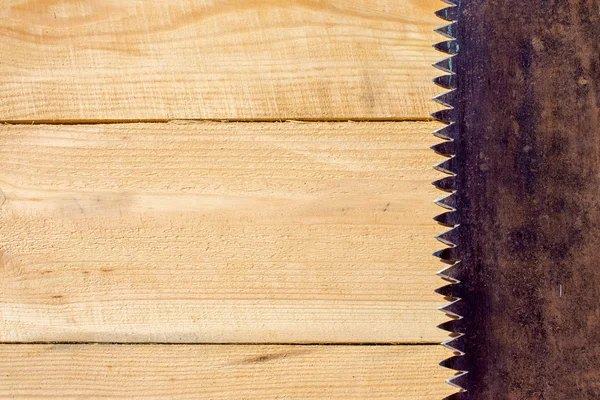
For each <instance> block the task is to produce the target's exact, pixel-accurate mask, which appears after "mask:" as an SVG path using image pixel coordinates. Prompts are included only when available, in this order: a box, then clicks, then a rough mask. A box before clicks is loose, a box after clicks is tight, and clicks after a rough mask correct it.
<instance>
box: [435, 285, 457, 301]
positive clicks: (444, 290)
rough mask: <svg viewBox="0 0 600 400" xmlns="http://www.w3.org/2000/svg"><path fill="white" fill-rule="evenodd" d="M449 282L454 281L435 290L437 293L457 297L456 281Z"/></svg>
mask: <svg viewBox="0 0 600 400" xmlns="http://www.w3.org/2000/svg"><path fill="white" fill-rule="evenodd" d="M449 282H452V283H451V284H450V285H446V286H442V287H441V288H438V289H436V290H435V292H436V293H437V294H441V295H442V296H444V297H453V298H456V293H454V292H455V290H454V286H456V285H455V283H456V282H454V281H449Z"/></svg>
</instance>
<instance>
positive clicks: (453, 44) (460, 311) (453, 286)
mask: <svg viewBox="0 0 600 400" xmlns="http://www.w3.org/2000/svg"><path fill="white" fill-rule="evenodd" d="M444 1H445V2H446V3H448V4H450V7H446V8H444V9H442V10H439V11H438V12H436V15H437V16H438V17H440V18H442V19H445V20H447V21H451V23H450V24H448V25H446V26H442V27H440V28H438V29H436V30H435V31H436V32H437V33H439V34H440V35H442V36H445V37H446V38H448V39H449V40H445V41H442V42H440V43H437V44H435V45H434V47H435V48H436V49H437V50H438V51H440V52H442V53H446V54H450V57H447V58H445V59H442V60H440V61H438V62H436V63H435V64H433V66H434V67H435V68H437V69H439V70H441V71H443V72H446V73H447V74H446V75H441V76H439V77H437V78H435V79H434V80H433V82H434V83H435V84H436V85H438V86H441V87H443V88H445V89H449V90H450V91H449V92H446V93H443V94H440V95H438V96H436V97H435V98H434V99H433V100H434V101H436V102H437V103H439V104H441V105H442V106H444V107H448V108H445V109H442V110H439V111H436V112H434V113H433V114H431V116H432V117H433V118H435V119H436V120H438V121H440V122H443V123H444V124H446V126H444V127H442V128H440V129H438V130H436V131H435V132H434V135H435V136H437V137H439V138H440V139H445V140H446V141H444V142H442V143H439V144H437V145H435V146H432V150H434V151H435V152H437V153H439V154H442V155H444V156H447V157H449V158H448V159H446V160H443V161H441V162H439V163H438V164H436V165H435V166H434V168H435V169H436V170H437V171H440V172H443V173H446V174H449V175H450V176H447V177H445V178H443V179H440V180H438V181H435V182H433V185H434V186H435V187H437V188H438V189H440V190H443V191H446V192H450V193H451V194H450V195H448V196H445V197H442V198H440V199H438V200H436V202H435V203H436V204H437V205H439V206H440V207H443V208H446V209H449V210H450V211H449V212H445V213H441V214H440V215H438V216H437V217H435V218H434V219H435V221H437V222H438V223H439V224H441V225H444V226H447V227H449V228H450V229H448V230H447V231H445V232H442V233H440V234H439V235H437V236H436V239H438V240H439V241H440V242H442V243H443V244H445V245H446V246H448V247H447V248H445V249H441V250H439V251H437V252H435V253H434V255H435V256H437V257H439V258H440V259H441V261H443V262H444V263H446V264H448V266H447V267H446V268H444V269H442V270H441V271H439V272H438V275H439V276H440V277H442V278H443V279H445V280H446V281H448V282H449V283H450V284H448V285H446V286H442V287H441V288H439V289H438V290H436V293H438V294H440V295H442V296H444V297H445V298H446V299H448V300H451V301H450V303H448V304H446V305H444V306H443V307H440V311H442V312H444V313H446V315H448V316H449V317H452V319H451V320H450V321H447V322H445V323H444V324H441V325H440V326H439V328H440V329H443V330H446V331H449V332H453V333H454V336H453V337H451V338H450V339H448V340H446V341H445V342H443V343H442V345H443V346H444V347H446V348H448V349H450V350H451V351H453V352H455V353H456V354H455V356H454V357H450V358H448V359H447V360H444V361H442V362H441V363H440V365H442V366H444V367H447V368H450V369H454V370H457V371H458V372H457V374H456V375H455V376H454V377H452V378H450V379H448V380H447V381H446V382H448V384H450V385H452V386H454V387H456V388H458V389H461V392H458V393H456V394H453V395H451V396H450V397H448V398H447V400H458V399H461V398H462V397H463V394H464V388H465V382H464V380H465V378H464V377H465V376H466V374H467V373H466V372H465V369H466V368H465V364H466V359H467V358H466V357H463V355H464V354H465V347H466V346H465V340H466V339H465V337H464V332H463V330H464V329H463V327H464V323H463V322H462V321H463V317H462V316H463V315H464V314H465V311H466V310H465V307H466V304H465V302H464V301H462V297H463V294H462V293H461V289H462V285H461V284H460V283H461V282H460V265H461V262H460V259H459V255H458V244H459V241H460V232H459V228H460V219H459V213H458V212H457V210H456V201H457V199H456V196H455V195H454V193H455V192H456V190H457V186H456V185H457V181H458V177H457V174H459V173H460V171H459V165H458V159H457V157H456V153H457V142H459V134H460V132H459V125H458V124H457V120H458V117H459V114H458V110H457V105H458V98H457V91H456V89H457V86H458V77H457V75H456V72H457V61H458V58H457V57H458V56H457V54H458V53H459V51H460V46H459V40H458V39H457V36H458V22H457V20H458V17H459V11H460V8H459V2H460V0H444Z"/></svg>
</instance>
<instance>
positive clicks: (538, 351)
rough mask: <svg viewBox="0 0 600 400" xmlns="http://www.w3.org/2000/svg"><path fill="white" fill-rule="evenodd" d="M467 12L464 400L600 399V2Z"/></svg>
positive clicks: (466, 5)
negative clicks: (465, 373) (465, 371)
mask: <svg viewBox="0 0 600 400" xmlns="http://www.w3.org/2000/svg"><path fill="white" fill-rule="evenodd" d="M459 8H460V13H459V18H458V19H459V22H458V26H457V32H458V33H457V34H456V35H457V37H458V45H459V47H460V52H459V55H458V56H457V57H456V59H455V60H454V64H455V65H454V66H453V68H454V70H455V71H456V72H457V77H456V86H457V92H456V96H455V97H456V100H455V103H454V104H455V106H456V109H455V110H454V111H453V112H454V113H455V114H454V115H451V116H448V115H445V116H444V115H442V118H444V119H446V120H447V119H452V118H455V119H456V121H457V123H456V129H455V131H456V132H457V136H456V141H455V143H454V144H453V151H454V152H456V158H455V165H456V167H455V172H457V174H458V175H457V177H456V178H455V183H454V187H453V188H454V189H456V190H457V194H456V195H455V196H456V198H455V199H454V201H455V203H456V206H457V208H458V216H457V217H456V218H455V219H456V220H457V221H458V222H460V226H459V227H458V228H457V229H456V231H455V232H454V233H453V234H451V235H453V236H452V237H451V239H452V240H451V241H455V242H456V243H457V244H458V247H457V249H456V253H457V254H458V257H457V258H459V259H460V260H462V261H461V262H460V263H459V264H458V265H457V266H455V267H454V271H453V272H452V276H454V277H456V278H457V279H459V280H460V281H461V283H460V284H458V285H453V287H452V288H451V289H449V290H450V292H451V294H453V295H454V296H458V297H462V298H463V301H462V302H461V303H462V305H461V306H460V307H458V306H456V307H457V308H456V309H457V310H459V311H460V314H461V315H463V316H464V319H463V320H462V321H459V322H455V323H453V324H451V325H450V327H452V328H454V329H456V330H458V331H460V332H463V333H465V336H464V338H463V339H461V341H462V342H463V343H462V344H461V346H462V347H463V348H464V350H465V351H466V353H467V354H466V355H465V356H464V357H462V358H461V359H460V360H453V361H451V362H450V363H449V365H450V366H454V367H455V368H457V369H466V370H468V371H469V373H468V374H467V375H466V376H465V377H464V378H463V379H462V380H460V383H461V384H462V385H464V386H465V387H466V389H467V390H468V391H467V392H466V393H464V394H461V395H459V396H456V398H461V399H473V400H488V399H489V400H501V399H510V400H513V399H514V400H517V399H519V400H521V399H544V400H577V399H600V259H599V257H598V252H599V250H600V1H599V0H530V1H527V0H464V1H462V4H460V5H459ZM442 256H445V257H449V255H448V254H446V255H442Z"/></svg>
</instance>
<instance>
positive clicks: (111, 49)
mask: <svg viewBox="0 0 600 400" xmlns="http://www.w3.org/2000/svg"><path fill="white" fill-rule="evenodd" d="M441 5H442V3H441V2H440V1H439V0H401V1H398V0H327V1H318V0H252V1H250V0H238V1H235V0H168V1H166V0H68V1H55V0H4V1H2V7H0V54H2V59H1V60H0V77H1V78H0V92H1V93H2V101H1V102H0V121H7V120H11V121H12V120H24V121H30V120H35V121H40V120H61V121H89V120H95V121H97V120H104V121H107V120H142V119H143V120H165V119H229V120H232V119H250V120H256V119H269V120H281V119H284V120H285V119H320V120H329V119H414V118H428V117H429V113H430V112H431V111H433V110H434V108H435V106H434V103H433V102H431V101H430V100H429V99H430V98H431V97H432V96H433V95H435V94H436V93H439V91H437V90H436V89H435V87H434V85H433V84H431V79H432V78H433V77H435V76H436V75H437V74H438V72H436V70H435V69H434V68H433V67H431V66H430V65H431V63H433V62H435V61H437V60H438V59H440V58H441V56H440V54H439V53H437V52H436V51H435V50H434V49H433V48H432V47H431V45H432V44H433V43H435V42H436V41H439V39H440V37H439V35H437V34H435V33H434V32H433V29H434V28H436V27H438V26H440V25H441V24H442V23H441V21H440V20H439V19H438V18H437V17H436V16H435V15H434V10H436V9H438V8H440V7H441Z"/></svg>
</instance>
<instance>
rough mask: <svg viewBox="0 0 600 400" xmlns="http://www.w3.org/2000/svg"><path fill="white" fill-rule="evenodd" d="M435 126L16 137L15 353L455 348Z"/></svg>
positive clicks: (9, 195) (7, 328)
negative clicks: (262, 346) (112, 346)
mask: <svg viewBox="0 0 600 400" xmlns="http://www.w3.org/2000/svg"><path fill="white" fill-rule="evenodd" d="M435 127H437V124H433V123H423V122H421V123H414V122H413V123H408V122H407V123H316V122H311V123H217V122H203V123H169V124H109V125H73V126H72V125H40V126H37V125H4V126H0V190H1V193H2V195H1V196H0V197H1V198H0V202H1V203H2V205H1V207H0V250H1V252H2V253H1V255H0V340H2V341H109V342H147V341H150V342H205V343H206V342H210V343H213V342H215V343H234V342H236V343H237V342H246V343H297V342H319V343H321V342H336V343H340V342H341V343H346V342H352V343H362V342H386V343H387V342H432V343H435V342H439V341H441V340H443V339H444V338H445V335H444V333H443V332H442V331H440V330H439V329H437V328H436V325H437V324H439V323H441V322H443V321H444V320H445V317H444V315H443V314H442V313H440V312H438V311H437V307H439V306H440V305H442V304H443V299H442V298H441V297H440V296H438V295H436V294H434V292H433V291H434V289H435V288H437V287H439V286H440V285H441V283H442V282H441V280H440V279H439V278H437V277H436V276H435V272H436V271H437V270H438V269H440V268H441V263H439V262H438V261H436V259H434V258H433V257H432V255H431V254H432V252H434V251H435V250H437V249H439V248H440V246H441V244H440V243H439V242H437V241H436V240H435V239H434V235H435V234H436V233H438V232H440V231H442V230H443V229H442V228H441V227H439V226H438V225H437V224H436V223H435V222H434V221H433V220H432V217H433V216H434V215H436V214H437V213H439V212H440V209H439V208H438V207H437V206H435V205H434V204H433V201H434V199H435V198H436V197H439V196H440V195H441V192H438V191H437V190H436V189H435V188H434V187H433V186H432V185H431V183H430V182H431V181H432V180H434V179H436V178H438V177H439V175H438V173H436V172H435V171H433V169H432V167H431V166H432V165H433V164H434V163H435V162H436V161H437V160H438V159H439V157H438V156H436V155H435V154H434V153H433V152H432V151H431V150H430V149H429V146H430V145H431V144H433V143H435V142H436V141H437V140H436V139H435V138H433V137H432V135H431V131H432V130H433V129H434V128H435Z"/></svg>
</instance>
